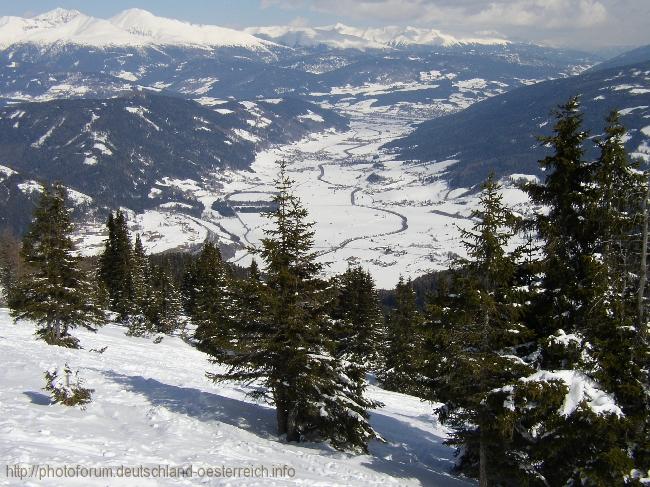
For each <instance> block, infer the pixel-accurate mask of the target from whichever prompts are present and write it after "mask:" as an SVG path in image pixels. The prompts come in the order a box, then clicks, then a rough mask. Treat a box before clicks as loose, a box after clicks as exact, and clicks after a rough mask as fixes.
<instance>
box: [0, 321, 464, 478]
mask: <svg viewBox="0 0 650 487" xmlns="http://www.w3.org/2000/svg"><path fill="white" fill-rule="evenodd" d="M33 331H34V328H33V326H32V325H31V324H29V323H20V324H18V325H14V324H13V323H12V322H11V320H10V319H9V316H8V313H7V310H6V309H0V354H1V355H2V357H3V367H2V369H1V370H0V385H1V387H0V418H1V419H0V457H1V458H2V461H3V464H6V465H9V466H10V467H14V466H15V465H16V464H20V466H21V467H26V466H29V467H31V466H32V465H39V466H40V467H46V466H48V465H49V466H51V467H62V466H64V465H67V466H72V467H73V468H74V467H76V465H80V466H83V467H97V468H99V467H115V470H114V472H115V474H116V475H117V467H118V466H120V465H122V466H127V467H138V466H140V465H142V466H144V467H156V466H158V465H169V466H171V467H185V468H186V467H188V466H190V465H191V466H192V468H193V471H194V472H197V471H198V469H199V468H204V467H213V468H215V467H216V468H219V467H221V466H222V465H223V466H226V467H250V466H264V467H266V468H267V469H268V470H269V471H271V470H272V468H273V467H277V466H283V465H286V466H287V467H291V468H293V469H295V476H294V477H293V478H290V477H288V476H285V477H281V476H278V477H277V478H257V479H255V478H251V479H245V478H240V479H217V478H213V479H208V478H205V477H204V478H200V477H198V476H195V477H192V478H159V479H152V478H150V479H146V478H131V479H126V478H112V479H110V480H109V479H107V478H81V477H78V478H70V477H69V478H65V479H61V478H58V479H57V478H49V479H41V480H39V479H38V478H34V477H32V478H25V479H24V480H23V481H22V482H21V481H20V480H19V479H16V478H13V479H12V478H8V477H7V472H6V471H5V467H4V465H3V468H2V471H1V472H0V485H7V486H9V485H39V486H42V485H56V486H59V485H66V486H84V487H85V486H90V485H120V486H139V487H141V486H149V485H150V486H153V485H156V486H162V485H165V486H166V485H185V486H187V485H220V486H234V485H237V486H240V487H241V486H260V485H264V486H267V485H271V486H297V485H303V486H306V485H309V486H312V487H317V486H321V487H325V486H327V487H336V486H341V487H343V486H345V487H354V486H360V487H369V486H384V485H387V486H391V485H393V486H416V485H424V486H437V487H445V486H461V485H474V484H473V483H472V482H470V481H467V480H462V479H457V478H454V477H452V476H451V475H449V474H448V473H447V472H448V470H449V468H450V467H451V466H452V462H453V452H452V450H451V449H449V448H448V447H446V446H444V445H443V444H442V441H443V439H444V437H445V430H444V429H443V428H442V427H440V426H439V425H438V423H437V420H436V418H435V417H434V416H433V415H432V406H431V405H430V404H426V403H422V402H421V401H419V400H418V399H416V398H413V397H410V396H405V395H401V394H396V393H390V392H386V391H384V390H382V389H379V388H377V387H374V386H371V387H370V395H371V396H372V398H373V399H377V400H379V401H382V402H383V403H384V404H385V406H384V407H383V408H381V409H378V410H376V411H375V412H374V413H373V414H372V423H373V425H374V427H375V428H376V429H377V430H378V431H379V433H381V434H382V435H383V436H384V438H385V439H386V440H387V443H386V444H381V443H379V442H374V443H373V444H372V445H371V449H370V450H371V453H370V454H369V455H360V456H352V455H348V454H344V453H340V452H337V451H334V450H332V449H330V448H328V447H326V446H323V445H316V444H303V445H296V444H286V443H284V442H283V441H282V440H280V439H279V438H278V437H277V436H276V435H275V432H274V419H275V414H274V411H273V410H272V409H271V408H270V407H268V406H267V405H264V404H257V403H254V402H252V401H251V400H250V399H247V398H246V397H245V393H246V391H247V390H248V389H247V388H245V387H240V386H237V385H228V384H223V385H215V384H213V383H211V382H210V381H208V380H207V379H206V377H205V371H207V370H215V369H216V368H217V367H216V366H214V365H212V364H210V363H209V362H208V360H207V356H206V355H205V354H203V353H201V352H198V351H197V350H196V349H194V348H192V347H191V346H189V345H188V344H186V343H185V342H183V341H182V340H181V339H180V338H176V337H165V338H164V339H163V341H162V342H161V343H159V344H154V343H153V342H152V341H151V340H148V339H143V338H133V337H127V336H125V335H124V328H121V327H118V326H114V325H108V326H106V327H104V328H102V329H100V331H99V332H98V333H97V334H92V333H89V332H86V331H83V332H81V331H80V332H78V333H76V335H77V336H79V337H80V339H81V344H82V346H83V347H84V349H83V350H69V349H63V348H59V347H53V346H49V345H46V344H45V343H44V342H41V341H37V340H35V338H34V336H33ZM103 347H108V348H107V349H106V351H105V352H104V353H102V354H99V353H96V352H93V351H91V350H92V349H101V348H103ZM66 362H67V363H68V364H69V365H70V366H71V367H72V368H73V369H79V371H80V375H81V376H82V377H83V378H85V379H86V381H87V382H86V386H87V387H90V388H93V389H95V393H94V400H93V402H92V403H91V404H90V405H89V406H88V408H87V409H86V411H80V410H79V409H74V408H66V407H65V406H59V405H49V404H48V403H49V398H48V397H47V396H45V395H44V393H43V392H42V391H41V388H42V387H43V385H44V380H43V373H44V371H45V370H47V369H48V368H50V367H52V366H63V365H64V363H66ZM28 473H31V468H29V472H28Z"/></svg>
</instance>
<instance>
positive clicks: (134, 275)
mask: <svg viewBox="0 0 650 487" xmlns="http://www.w3.org/2000/svg"><path fill="white" fill-rule="evenodd" d="M130 270H131V284H132V286H133V301H132V306H131V311H130V316H129V318H128V326H129V334H130V335H136V336H140V335H144V334H147V333H150V332H152V331H154V328H155V325H154V321H153V315H154V312H155V310H154V307H155V305H156V302H155V296H154V290H153V285H152V284H153V283H152V278H153V276H152V273H151V265H150V263H149V259H148V257H147V254H146V252H145V250H144V246H143V245H142V239H141V238H140V234H137V235H136V237H135V243H134V244H133V253H132V255H131V268H130Z"/></svg>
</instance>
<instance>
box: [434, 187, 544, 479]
mask: <svg viewBox="0 0 650 487" xmlns="http://www.w3.org/2000/svg"><path fill="white" fill-rule="evenodd" d="M499 190H500V188H499V186H498V184H497V183H496V182H495V181H494V179H493V177H492V176H490V178H488V180H487V181H486V182H485V183H484V184H483V191H482V193H481V196H480V208H479V209H477V210H475V211H473V213H472V217H473V219H474V221H475V223H474V224H473V226H472V228H471V229H469V230H461V235H462V238H463V245H464V246H465V249H466V251H467V255H468V257H467V259H460V260H459V261H458V263H457V265H456V267H455V269H454V272H453V280H452V282H451V285H450V288H449V287H448V286H446V285H442V286H441V287H440V288H439V290H438V295H437V296H436V297H433V298H432V299H431V300H430V304H429V308H428V316H427V318H428V320H427V324H426V328H427V330H426V334H425V335H426V341H425V346H424V349H425V351H426V354H425V355H426V356H427V360H426V362H425V363H424V364H423V367H422V371H423V374H424V376H425V377H427V378H428V380H427V381H426V383H427V384H428V385H429V387H430V389H429V397H430V398H431V399H433V400H434V401H442V402H443V405H444V406H443V408H442V409H441V419H442V420H443V421H444V422H445V423H446V424H449V425H450V426H452V427H453V428H454V429H453V433H452V436H451V440H450V441H449V443H450V444H452V445H456V446H457V447H458V448H459V452H460V453H461V456H460V462H459V468H460V469H461V470H463V471H465V472H467V473H470V474H472V475H475V476H477V477H479V485H481V486H487V485H500V482H502V481H503V480H504V478H507V475H508V474H507V472H508V471H509V470H511V469H513V468H515V469H516V467H515V466H513V464H514V463H515V462H514V459H512V458H509V456H508V450H507V435H504V432H503V431H502V429H501V428H499V425H498V423H497V422H496V420H495V419H496V413H495V411H493V410H492V407H491V406H492V404H491V403H490V402H489V401H487V399H488V397H489V395H490V392H491V391H492V390H494V389H497V388H501V387H504V386H506V385H508V384H510V383H511V382H512V381H513V380H516V379H518V378H519V377H522V376H524V375H526V374H527V373H528V372H530V371H531V370H532V369H531V368H530V367H528V366H527V365H526V364H525V363H524V361H523V360H522V358H521V357H519V356H518V354H517V347H518V345H520V344H522V343H524V342H525V341H526V340H527V339H528V338H530V332H529V331H528V330H527V328H526V326H525V325H524V324H523V323H522V322H521V321H520V319H521V315H520V313H521V307H520V302H519V301H520V298H519V296H518V295H517V290H516V286H515V282H516V268H517V259H518V252H515V253H510V252H508V250H507V248H508V246H509V244H510V241H511V239H512V237H513V235H514V232H513V227H514V225H515V218H514V216H513V215H512V213H511V212H510V210H508V208H507V207H506V206H505V205H504V204H503V201H502V197H501V194H500V191H499Z"/></svg>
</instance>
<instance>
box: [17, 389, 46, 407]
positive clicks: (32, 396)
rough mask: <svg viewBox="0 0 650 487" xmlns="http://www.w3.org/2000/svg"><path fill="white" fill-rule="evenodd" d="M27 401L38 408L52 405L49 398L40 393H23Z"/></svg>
mask: <svg viewBox="0 0 650 487" xmlns="http://www.w3.org/2000/svg"><path fill="white" fill-rule="evenodd" d="M23 394H25V395H26V396H27V397H28V398H29V400H30V401H31V403H32V404H36V405H38V406H49V405H50V404H52V400H51V399H50V396H46V395H45V394H41V393H40V392H34V391H25V392H23Z"/></svg>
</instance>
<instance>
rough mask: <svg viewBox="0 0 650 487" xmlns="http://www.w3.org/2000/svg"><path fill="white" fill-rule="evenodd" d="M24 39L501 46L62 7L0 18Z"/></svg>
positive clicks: (0, 37)
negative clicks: (103, 14)
mask: <svg viewBox="0 0 650 487" xmlns="http://www.w3.org/2000/svg"><path fill="white" fill-rule="evenodd" d="M24 43H38V44H42V45H50V44H78V45H84V46H94V47H107V46H151V45H162V46H192V47H202V48H218V47H241V48H246V49H250V50H267V49H269V48H271V49H273V48H277V47H279V46H278V45H277V44H282V45H285V46H290V47H313V46H317V45H325V46H329V47H334V48H340V49H348V48H353V49H391V48H399V47H404V46H411V45H422V46H444V47H452V46H460V45H467V44H477V45H505V44H507V43H508V41H507V40H505V39H499V38H456V37H454V36H452V35H449V34H445V33H442V32H440V31H439V30H436V29H424V28H416V27H397V26H388V27H381V28H364V29H361V28H356V27H351V26H347V25H344V24H341V23H338V24H335V25H331V26H323V27H314V28H311V27H285V26H269V27H249V28H247V29H245V30H243V31H240V30H235V29H229V28H225V27H219V26H214V25H196V24H191V23H189V22H182V21H179V20H174V19H168V18H164V17H158V16H156V15H154V14H152V13H151V12H148V11H146V10H142V9H138V8H133V9H129V10H125V11H123V12H121V13H119V14H117V15H115V16H114V17H112V18H109V19H101V18H96V17H91V16H88V15H85V14H83V13H81V12H79V11H77V10H65V9H61V8H57V9H54V10H52V11H50V12H47V13H44V14H41V15H38V16H36V17H31V18H23V17H13V16H7V17H0V48H6V47H9V46H11V45H16V44H24Z"/></svg>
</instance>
